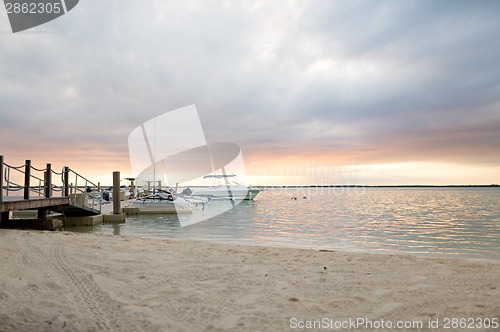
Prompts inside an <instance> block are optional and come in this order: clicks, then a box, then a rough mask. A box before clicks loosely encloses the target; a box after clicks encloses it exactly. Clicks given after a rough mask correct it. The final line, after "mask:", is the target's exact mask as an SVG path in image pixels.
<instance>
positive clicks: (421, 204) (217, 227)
mask: <svg viewBox="0 0 500 332" xmlns="http://www.w3.org/2000/svg"><path fill="white" fill-rule="evenodd" d="M304 196H306V199H304V198H303V197H304ZM293 197H297V199H296V200H295V199H292V198H293ZM206 209H207V210H208V209H218V205H217V202H212V203H210V204H209V205H208V206H207V207H206ZM499 211H500V190H499V189H498V188H466V189H463V188H418V189H415V188H397V189H392V188H391V189H382V188H380V189H379V188H376V189H375V188H368V189H365V190H364V192H363V193H361V192H360V190H359V189H356V190H355V189H353V188H351V189H347V188H343V190H342V192H339V191H337V192H334V191H327V192H319V191H318V190H315V191H307V190H288V191H282V190H268V191H265V192H263V193H261V194H260V195H259V196H258V200H256V201H249V202H242V203H241V204H240V205H238V206H236V207H235V208H234V209H231V210H229V211H227V212H225V213H223V214H221V215H218V216H216V217H214V218H211V219H208V220H206V221H203V222H200V223H197V224H194V225H191V226H188V227H180V224H179V221H178V219H177V218H176V216H171V215H166V216H134V217H129V218H127V222H126V223H125V224H121V225H107V224H103V225H102V226H98V227H96V228H93V229H92V230H90V231H92V232H96V233H104V234H116V235H134V236H143V237H158V238H173V237H177V238H188V239H197V240H210V241H216V242H230V243H238V244H256V245H273V246H280V245H284V246H295V247H305V248H317V249H353V250H370V251H373V250H375V251H387V250H392V251H398V252H418V253H430V254H454V255H462V256H467V257H483V258H495V259H500V214H499V213H500V212H499ZM194 213H199V214H201V213H205V212H204V211H202V210H201V209H199V210H196V209H195V211H194Z"/></svg>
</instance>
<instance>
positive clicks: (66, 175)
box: [63, 166, 69, 197]
mask: <svg viewBox="0 0 500 332" xmlns="http://www.w3.org/2000/svg"><path fill="white" fill-rule="evenodd" d="M63 173H64V176H63V177H64V197H68V196H69V167H68V166H64V169H63Z"/></svg>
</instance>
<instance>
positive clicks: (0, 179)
mask: <svg viewBox="0 0 500 332" xmlns="http://www.w3.org/2000/svg"><path fill="white" fill-rule="evenodd" d="M2 202H3V156H0V203H2Z"/></svg>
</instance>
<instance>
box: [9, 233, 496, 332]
mask: <svg viewBox="0 0 500 332" xmlns="http://www.w3.org/2000/svg"><path fill="white" fill-rule="evenodd" d="M0 265H1V267H2V268H1V272H0V330H1V331H108V330H109V331H226V330H230V331H290V330H306V329H307V328H308V327H316V328H318V329H319V330H329V329H331V330H375V328H376V327H379V330H404V328H402V327H404V326H405V325H404V324H407V325H406V326H407V327H408V326H409V325H408V324H410V323H412V322H413V323H414V324H415V323H418V321H420V322H421V324H422V325H421V326H417V328H416V329H415V328H410V329H409V330H438V329H435V328H434V327H436V326H435V325H432V324H436V323H438V324H439V326H440V329H439V330H441V329H442V328H443V327H445V325H446V324H448V325H449V327H450V328H449V329H446V330H447V331H450V330H458V329H459V327H460V326H461V325H457V324H462V323H463V324H469V325H468V327H471V326H473V327H475V328H474V331H487V330H491V331H493V330H499V328H496V329H495V328H494V327H495V326H494V325H493V324H490V321H489V320H491V323H494V322H495V321H496V322H498V321H499V320H500V278H499V276H500V264H499V263H496V262H492V263H489V262H476V261H467V260H460V259H451V258H426V257H416V256H401V255H380V254H378V255H375V254H362V253H348V252H330V251H317V250H302V249H291V248H267V247H247V246H232V245H220V244H212V243H206V242H195V241H186V240H158V239H141V238H133V237H123V236H104V235H94V234H73V233H69V232H60V233H57V232H56V233H52V232H38V231H21V230H0ZM452 319H462V321H459V320H452ZM464 319H465V320H464ZM488 319H489V320H488ZM314 324H316V325H314ZM319 324H320V325H319ZM354 324H357V325H354ZM369 324H371V325H369ZM389 324H391V325H389ZM395 324H403V325H401V326H399V328H396V326H395ZM453 324H454V325H453ZM471 324H474V325H471ZM480 324H482V325H481V327H479V326H480ZM431 325H432V326H431ZM486 325H489V328H486V327H487V326H486ZM453 326H454V327H455V328H452V327H453ZM462 326H464V325H462Z"/></svg>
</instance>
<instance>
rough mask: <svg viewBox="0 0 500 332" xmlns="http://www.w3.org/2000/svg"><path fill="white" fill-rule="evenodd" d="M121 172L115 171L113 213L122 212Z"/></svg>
mask: <svg viewBox="0 0 500 332" xmlns="http://www.w3.org/2000/svg"><path fill="white" fill-rule="evenodd" d="M120 210H121V203H120V172H119V171H115V172H113V214H121V211H120Z"/></svg>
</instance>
